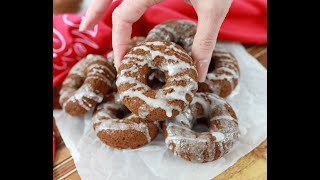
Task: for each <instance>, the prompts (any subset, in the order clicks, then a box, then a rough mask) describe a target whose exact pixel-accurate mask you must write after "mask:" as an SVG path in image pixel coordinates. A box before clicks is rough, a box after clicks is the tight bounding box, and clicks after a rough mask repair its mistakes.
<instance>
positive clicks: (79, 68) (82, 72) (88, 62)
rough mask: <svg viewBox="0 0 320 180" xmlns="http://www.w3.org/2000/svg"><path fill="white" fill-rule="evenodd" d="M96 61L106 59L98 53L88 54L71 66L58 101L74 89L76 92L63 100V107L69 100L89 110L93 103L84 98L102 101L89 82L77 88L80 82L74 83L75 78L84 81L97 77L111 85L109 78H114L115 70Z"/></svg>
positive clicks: (101, 95) (100, 95)
mask: <svg viewBox="0 0 320 180" xmlns="http://www.w3.org/2000/svg"><path fill="white" fill-rule="evenodd" d="M97 61H101V62H104V63H106V62H107V60H106V59H105V58H103V57H102V56H100V55H93V54H89V55H88V56H87V57H85V58H84V59H82V60H81V61H79V62H78V63H77V64H75V65H74V66H73V67H72V68H71V70H70V72H69V75H68V76H67V78H66V79H65V80H64V82H63V84H62V88H61V90H60V92H59V93H60V102H62V100H64V99H65V98H66V97H68V96H70V95H71V93H73V92H74V91H76V92H75V93H74V95H72V96H71V97H70V98H69V99H67V100H66V101H64V102H63V104H62V106H63V108H64V109H65V107H66V106H67V104H68V103H69V102H73V103H78V104H79V105H80V106H81V107H82V108H83V109H85V110H87V111H89V110H90V109H91V108H93V104H91V103H90V102H88V101H87V100H86V99H85V98H88V99H92V100H94V101H95V102H96V103H99V102H101V101H102V99H103V94H102V93H101V92H99V91H98V89H97V90H95V89H93V88H92V86H91V85H90V84H89V83H85V84H82V86H81V87H80V88H79V89H78V87H77V86H80V85H81V84H76V83H77V81H76V79H75V78H80V79H78V80H79V81H81V80H82V81H84V80H85V79H86V80H89V79H98V80H101V81H103V82H105V83H106V84H107V85H109V86H111V84H112V81H111V79H112V80H113V79H114V77H115V72H113V71H112V70H111V69H109V67H108V66H106V65H103V64H97V63H95V62H97ZM86 72H88V73H86ZM72 75H76V76H78V77H73V76H72ZM110 76H111V77H110Z"/></svg>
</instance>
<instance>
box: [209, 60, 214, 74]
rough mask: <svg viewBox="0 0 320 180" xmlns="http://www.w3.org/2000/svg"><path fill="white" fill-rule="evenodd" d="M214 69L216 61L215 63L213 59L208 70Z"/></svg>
mask: <svg viewBox="0 0 320 180" xmlns="http://www.w3.org/2000/svg"><path fill="white" fill-rule="evenodd" d="M214 69H215V67H214V63H213V60H211V62H210V65H209V69H208V72H211V71H213V70H214Z"/></svg>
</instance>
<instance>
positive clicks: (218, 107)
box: [163, 93, 240, 163]
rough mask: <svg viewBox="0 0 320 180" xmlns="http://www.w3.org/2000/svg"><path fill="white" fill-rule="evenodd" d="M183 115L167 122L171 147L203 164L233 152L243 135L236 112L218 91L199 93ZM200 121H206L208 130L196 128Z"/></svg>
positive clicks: (167, 139)
mask: <svg viewBox="0 0 320 180" xmlns="http://www.w3.org/2000/svg"><path fill="white" fill-rule="evenodd" d="M183 116H184V115H183V114H181V115H179V116H177V117H176V118H175V120H174V121H167V122H165V123H163V133H164V137H165V143H166V145H167V147H168V148H169V149H170V150H171V151H173V152H174V154H175V155H176V156H178V157H180V158H183V159H185V160H188V161H193V162H200V163H203V162H209V161H213V160H217V159H219V158H220V157H222V156H223V155H224V154H226V153H228V152H229V150H230V149H231V148H232V146H233V144H234V143H235V142H236V140H237V139H238V137H239V134H240V131H239V127H238V120H237V117H236V114H235V112H234V111H233V109H232V107H231V106H230V105H229V104H228V103H227V102H226V101H225V100H224V99H222V98H220V97H219V96H217V95H216V94H213V93H196V95H195V96H194V98H193V100H192V102H191V104H190V111H189V112H188V113H186V116H185V117H183ZM181 117H182V118H181ZM196 121H197V122H198V121H203V122H205V123H206V124H207V125H208V127H209V129H208V132H201V133H200V132H195V131H193V130H192V127H193V124H194V122H196Z"/></svg>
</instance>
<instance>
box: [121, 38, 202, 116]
mask: <svg viewBox="0 0 320 180" xmlns="http://www.w3.org/2000/svg"><path fill="white" fill-rule="evenodd" d="M154 69H155V70H160V71H162V72H163V73H164V74H165V77H166V83H165V85H164V86H163V87H162V88H161V89H158V90H154V89H151V88H150V87H149V86H148V85H147V81H148V76H149V75H150V73H151V72H152V70H154ZM197 78H198V73H197V70H196V65H195V62H194V61H193V60H192V58H191V57H190V56H189V55H188V54H187V53H186V52H185V51H184V50H183V49H182V48H181V47H180V46H178V45H176V44H175V43H173V42H168V41H147V42H144V43H142V44H140V45H138V46H136V47H134V48H132V49H131V50H130V51H129V52H128V53H127V54H126V55H125V57H124V59H123V60H122V62H121V65H120V67H119V69H118V74H117V80H116V85H117V88H118V92H119V94H120V98H121V100H122V102H123V104H124V105H125V106H126V107H127V108H128V109H129V110H130V111H131V112H132V113H134V114H136V115H138V116H139V117H142V118H146V119H148V120H150V121H164V120H167V119H173V118H174V117H175V116H177V115H178V114H180V113H181V112H183V111H184V109H185V108H186V106H187V105H188V104H189V103H190V102H191V100H192V97H193V96H194V93H195V92H196V91H197V89H198V84H197V81H196V79H197Z"/></svg>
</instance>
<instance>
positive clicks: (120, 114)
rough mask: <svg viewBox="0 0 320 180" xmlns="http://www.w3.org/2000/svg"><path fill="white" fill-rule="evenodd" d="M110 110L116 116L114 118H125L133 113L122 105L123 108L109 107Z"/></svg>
mask: <svg viewBox="0 0 320 180" xmlns="http://www.w3.org/2000/svg"><path fill="white" fill-rule="evenodd" d="M109 111H111V112H112V114H113V115H114V116H115V117H114V118H117V119H124V118H125V117H127V116H129V115H130V114H131V112H130V111H129V110H128V109H127V108H126V107H122V108H121V109H109Z"/></svg>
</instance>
